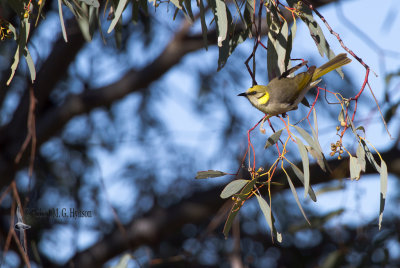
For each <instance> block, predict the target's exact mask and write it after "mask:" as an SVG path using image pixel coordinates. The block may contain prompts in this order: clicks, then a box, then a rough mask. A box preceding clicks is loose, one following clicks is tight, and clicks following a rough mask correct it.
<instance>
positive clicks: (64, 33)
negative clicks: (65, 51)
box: [58, 0, 68, 42]
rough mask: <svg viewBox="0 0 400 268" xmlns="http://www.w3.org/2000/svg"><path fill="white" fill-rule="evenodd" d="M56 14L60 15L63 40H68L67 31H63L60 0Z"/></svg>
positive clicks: (59, 0)
mask: <svg viewBox="0 0 400 268" xmlns="http://www.w3.org/2000/svg"><path fill="white" fill-rule="evenodd" d="M58 16H59V17H60V23H61V31H62V35H63V37H64V40H65V42H68V37H67V32H66V31H65V25H64V16H63V12H62V3H61V0H58Z"/></svg>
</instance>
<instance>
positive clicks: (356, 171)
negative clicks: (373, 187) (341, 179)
mask: <svg viewBox="0 0 400 268" xmlns="http://www.w3.org/2000/svg"><path fill="white" fill-rule="evenodd" d="M349 165H350V179H351V180H354V179H355V180H358V179H359V178H360V172H361V167H360V165H359V163H358V161H357V157H353V156H351V155H350V164H349Z"/></svg>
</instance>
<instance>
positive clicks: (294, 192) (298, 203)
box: [285, 172, 311, 225]
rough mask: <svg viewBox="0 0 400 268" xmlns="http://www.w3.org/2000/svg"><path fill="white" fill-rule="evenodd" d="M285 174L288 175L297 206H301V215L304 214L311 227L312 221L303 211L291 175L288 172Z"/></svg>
mask: <svg viewBox="0 0 400 268" xmlns="http://www.w3.org/2000/svg"><path fill="white" fill-rule="evenodd" d="M285 174H286V178H287V181H288V183H289V186H290V190H291V191H292V194H293V197H294V199H295V200H296V203H297V206H299V209H300V211H301V214H303V217H304V218H305V219H306V221H307V222H308V224H309V225H311V223H310V221H309V220H308V218H307V215H306V213H305V212H304V210H303V207H302V206H301V204H300V200H299V197H298V195H297V192H296V188H295V187H294V185H293V182H292V180H291V179H290V177H289V175H288V174H287V173H286V172H285Z"/></svg>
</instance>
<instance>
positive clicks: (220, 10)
mask: <svg viewBox="0 0 400 268" xmlns="http://www.w3.org/2000/svg"><path fill="white" fill-rule="evenodd" d="M215 11H216V12H215V21H216V23H217V29H218V40H217V41H218V46H219V47H222V42H223V41H224V40H225V39H226V36H227V33H228V17H227V13H226V5H225V2H224V1H223V0H215Z"/></svg>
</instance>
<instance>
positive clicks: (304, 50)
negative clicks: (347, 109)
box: [41, 0, 400, 259]
mask: <svg viewBox="0 0 400 268" xmlns="http://www.w3.org/2000/svg"><path fill="white" fill-rule="evenodd" d="M340 6H341V9H342V10H343V13H344V14H345V16H346V17H347V18H348V20H350V21H351V22H352V23H353V24H354V25H356V26H357V27H358V28H359V29H360V30H361V31H363V32H364V33H365V34H367V35H368V36H369V37H370V38H372V39H373V40H374V42H375V43H376V44H377V45H378V46H379V47H380V48H381V49H382V51H396V52H397V53H400V50H399V46H398V44H400V36H399V35H398V33H399V32H400V18H399V17H398V16H396V12H394V11H396V10H399V8H398V1H396V0H392V1H390V0H388V1H383V2H379V4H377V2H376V1H373V0H358V1H356V0H354V1H341V2H340ZM338 9H339V6H338V4H331V5H328V6H327V7H323V8H321V9H319V11H320V12H321V13H322V14H323V15H324V17H325V19H326V20H327V21H328V22H329V24H330V25H331V27H332V28H333V29H334V30H335V31H336V32H337V33H339V34H340V36H341V38H342V39H343V41H344V42H345V44H346V45H347V46H348V47H349V48H350V49H352V50H353V51H354V52H355V53H356V54H357V55H358V56H360V57H361V58H362V59H363V60H364V61H365V62H366V63H367V64H369V65H370V67H371V68H372V69H373V70H374V71H375V72H376V73H377V74H378V75H379V76H378V77H375V76H374V75H373V74H371V75H370V80H369V81H370V84H371V86H372V89H373V90H374V93H375V95H376V96H377V98H378V99H379V100H382V95H383V90H384V87H385V85H384V77H383V74H384V70H386V71H398V70H399V64H398V62H399V58H400V57H399V55H397V56H396V57H394V56H393V53H389V54H387V55H388V56H390V57H383V56H382V54H381V53H379V50H378V49H377V47H376V46H371V42H368V41H367V40H365V39H363V38H360V35H359V34H358V33H357V32H354V31H352V30H351V29H349V25H346V23H344V22H345V21H344V20H343V18H341V17H340V16H338V13H337V10H338ZM391 12H392V13H391ZM170 13H172V9H170ZM169 15H171V14H169ZM388 16H389V19H387V17H388ZM49 19H51V18H47V20H49ZM56 19H58V18H56ZM169 19H170V18H169ZM319 22H320V21H319ZM320 23H321V24H320V25H321V27H322V28H323V30H324V33H325V36H326V37H327V39H328V41H329V43H330V45H331V47H332V49H333V50H334V52H335V53H337V54H338V53H342V52H344V50H343V49H342V48H341V47H340V44H339V43H338V42H337V40H336V38H335V37H333V36H332V35H330V34H329V32H328V31H327V29H326V28H325V27H324V26H323V25H322V22H320ZM297 26H298V31H297V33H296V39H295V48H294V49H293V52H292V57H295V58H299V57H300V58H307V57H311V56H312V57H313V59H316V58H318V51H317V48H316V47H315V44H314V42H313V40H312V39H311V37H310V36H309V33H308V29H306V27H305V26H304V25H303V24H302V22H300V20H299V21H298V25H297ZM158 38H161V39H163V38H167V37H165V36H164V37H158ZM300 40H301V41H300ZM251 42H252V41H249V42H248V43H247V44H244V45H243V49H244V50H246V48H248V49H249V50H248V53H250V51H251V50H250V49H251ZM368 43H369V44H368ZM94 49H95V48H93V47H91V46H89V48H88V49H87V50H88V52H89V51H90V50H91V51H92V53H98V52H96V51H94ZM242 51H243V50H242ZM216 55H217V53H216V49H215V48H214V49H210V50H209V52H207V53H206V54H204V51H201V52H196V53H195V55H192V56H189V57H188V58H187V59H184V61H183V62H184V63H185V62H191V61H196V60H197V61H198V60H199V59H198V57H202V58H201V61H202V64H203V65H204V66H209V68H215V69H216V66H217V64H216V61H217V58H216ZM235 56H236V55H235V54H234V55H233V57H235ZM131 57H132V59H131V60H132V62H134V61H135V60H136V58H135V57H137V56H136V55H134V54H133V53H132V55H131ZM196 57H197V58H196ZM382 59H384V60H382ZM138 60H139V62H140V61H141V59H140V58H139V59H138ZM325 61H326V59H322V58H320V61H318V62H316V63H315V64H317V65H318V64H322V63H323V62H325ZM78 62H79V64H80V65H82V66H83V67H84V66H86V64H88V63H85V62H82V59H78ZM382 63H384V65H383V64H382ZM115 64H116V63H115ZM228 64H229V62H228ZM116 66H117V65H116ZM238 68H244V65H243V66H239V67H238ZM345 68H346V71H348V74H349V75H351V76H352V80H353V81H355V82H356V83H358V88H359V87H361V84H362V82H363V81H364V74H365V69H364V67H362V66H361V65H360V64H358V63H357V62H356V61H355V60H353V62H352V64H350V65H347V66H346V67H345ZM332 75H336V74H332ZM336 76H337V75H336ZM116 78H117V77H115V76H113V74H112V73H111V72H110V73H109V76H108V77H103V78H102V79H101V82H104V83H107V82H108V81H110V80H111V79H116ZM337 79H339V77H338V76H337ZM107 80H108V81H107ZM265 82H266V81H265ZM99 83H100V82H99ZM196 83H197V81H196V79H195V78H193V76H191V74H190V70H184V71H182V70H181V69H179V68H174V69H173V70H171V71H170V72H169V73H168V74H167V75H166V76H165V77H163V78H162V79H161V80H160V81H159V82H157V83H156V85H153V86H156V87H162V86H163V85H165V84H168V85H169V88H168V89H166V90H168V92H166V93H165V94H164V96H163V97H162V102H160V103H159V104H158V106H157V107H156V109H158V110H159V113H160V114H162V115H163V118H164V121H165V122H166V125H167V128H168V129H167V130H168V131H169V132H171V133H173V135H174V139H175V141H176V143H177V145H178V146H182V147H186V148H192V150H193V151H196V152H197V155H198V159H196V162H198V170H207V169H218V170H224V171H227V172H232V170H225V168H226V167H228V166H229V163H227V162H224V161H219V162H212V163H211V162H210V161H207V159H210V158H212V157H213V155H215V153H216V152H215V149H217V148H218V143H219V138H220V137H219V134H218V131H217V130H218V129H220V128H222V126H223V125H224V124H225V123H226V114H225V113H224V112H223V111H222V110H218V109H215V110H213V111H212V115H211V116H212V120H210V118H209V117H206V118H204V117H199V116H198V114H196V113H195V111H194V109H193V108H192V107H191V106H190V104H189V103H188V102H183V101H181V98H180V96H182V95H184V96H185V97H187V98H189V99H195V98H197V92H194V91H193V90H192V89H193V88H196ZM243 85H247V87H248V86H250V85H251V79H250V77H248V81H243ZM327 86H328V87H334V86H335V85H332V84H330V85H327ZM221 90H226V89H221ZM230 90H231V94H232V95H236V94H238V93H240V92H243V91H244V90H246V86H245V87H243V86H242V85H238V86H237V88H230ZM395 90H396V89H395V88H393V89H392V91H395ZM397 92H398V86H397ZM393 94H396V96H398V97H399V94H400V93H396V92H394V93H393ZM362 98H368V99H369V101H370V103H371V105H374V103H373V101H372V98H371V96H370V94H369V93H368V92H365V93H364V95H363V96H362ZM137 102H138V99H137V96H135V95H134V94H132V95H130V96H128V97H127V98H125V99H124V100H121V101H119V102H118V104H116V105H114V106H113V109H115V110H118V111H122V112H120V113H119V114H121V118H120V120H122V121H124V122H126V124H123V129H121V130H119V131H126V132H127V133H131V132H133V129H134V128H135V125H134V123H132V122H130V121H129V115H131V114H132V107H135V106H136V105H137ZM232 105H235V107H236V108H237V109H240V110H241V111H242V113H243V114H244V115H245V116H246V118H249V124H248V125H245V126H243V144H240V145H239V146H242V147H243V149H244V148H245V146H246V144H245V135H246V130H247V129H249V128H250V127H251V126H252V125H253V124H254V123H256V122H257V121H258V120H259V119H260V118H261V117H262V114H261V113H260V112H258V111H255V110H252V109H250V104H249V103H248V102H247V101H245V100H244V99H242V98H239V97H238V98H237V99H235V101H234V103H233V104H232ZM380 105H381V107H383V106H384V105H383V103H380ZM369 110H370V107H360V108H359V113H358V115H359V116H360V117H363V114H366V113H367V112H368V111H369ZM188 111H189V112H188ZM190 111H192V112H190ZM338 112H339V111H338ZM92 116H94V117H96V116H97V117H99V120H101V118H102V115H101V112H97V113H94V114H92ZM373 118H374V120H372V121H371V123H370V124H368V125H367V126H366V128H367V138H368V140H369V141H371V143H372V144H374V145H375V146H377V148H378V149H379V150H384V149H385V148H387V146H388V144H391V142H392V141H390V139H389V137H388V135H387V134H386V132H385V130H384V128H383V124H382V122H381V121H380V119H379V115H378V114H374V117H373ZM79 120H80V119H75V120H74V121H73V122H71V124H70V127H71V128H73V126H74V124H78V125H84V122H79ZM334 120H335V119H334ZM334 120H325V119H324V118H319V124H320V129H324V128H326V129H329V128H332V126H333V127H334V126H335V124H337V123H336V121H334ZM398 127H399V125H398V123H397V122H395V123H391V125H390V130H391V131H392V133H393V134H394V135H395V134H396V131H397V130H398ZM332 135H334V134H332V132H323V131H321V135H320V143H321V146H322V147H323V149H324V152H325V153H326V154H328V153H329V144H330V142H331V140H332ZM253 139H254V140H257V139H260V140H261V139H262V140H265V136H261V135H260V134H259V132H258V133H257V134H256V135H255V136H254V137H253ZM350 142H351V141H350ZM140 150H141V148H135V147H133V146H129V142H126V143H121V146H119V148H117V150H115V151H113V152H109V151H106V150H103V149H101V147H100V146H99V147H97V148H96V147H94V148H93V149H92V151H91V154H92V156H93V157H94V158H95V159H97V160H98V163H99V170H97V171H94V172H95V173H96V172H101V175H102V177H103V179H104V183H105V186H106V191H107V194H108V196H109V198H110V201H111V204H113V205H114V206H116V207H119V206H122V207H123V206H124V205H125V206H128V205H130V204H131V202H132V200H134V199H135V198H136V197H137V196H136V195H137V193H136V191H135V189H132V188H129V187H127V182H126V181H123V180H116V178H117V177H119V176H121V174H120V173H119V171H120V170H121V168H122V167H123V166H124V163H126V162H128V161H129V159H130V158H134V157H140V155H141V151H140ZM144 161H145V160H144ZM196 171H197V170H193V177H189V178H187V180H194V176H195V173H196ZM160 174H161V175H165V177H168V170H167V169H165V170H164V171H160ZM225 181H226V180H225ZM219 182H221V180H208V181H202V183H210V184H212V183H219ZM162 183H168V180H163V181H162V182H160V187H162ZM343 185H344V187H345V190H343V191H335V192H331V193H326V194H322V195H320V196H318V202H317V203H313V204H310V202H305V204H306V205H310V206H312V207H313V208H315V209H316V210H317V211H319V212H321V213H324V212H329V211H332V210H335V209H338V208H340V207H345V208H346V209H348V211H347V212H346V213H345V214H344V215H343V216H341V217H340V218H338V219H337V221H340V223H351V224H357V223H362V222H366V221H369V220H370V219H372V218H374V217H377V215H378V212H379V176H375V175H371V176H363V177H362V178H361V180H359V181H353V182H351V181H349V180H346V181H345V182H344V184H343ZM320 187H321V186H320ZM320 187H316V189H319V188H320ZM388 188H389V191H388V198H387V200H388V201H387V208H388V209H389V208H395V207H396V206H395V205H394V204H392V203H391V200H394V199H391V197H393V196H394V191H392V189H394V188H396V184H395V182H394V180H393V179H391V178H390V179H389V187H388ZM222 189H223V186H221V191H222ZM289 194H290V193H289ZM299 196H300V197H301V196H302V191H301V189H300V190H299ZM126 209H127V210H128V209H129V208H128V207H127V208H126ZM101 213H106V214H109V215H110V216H111V211H109V212H107V211H101ZM55 232H59V233H62V232H65V230H56V231H55ZM74 239H77V247H78V248H79V249H83V248H86V247H88V246H89V245H91V244H92V243H94V242H95V240H96V239H97V236H96V234H95V233H91V232H90V226H89V227H88V228H85V226H83V227H81V229H80V231H79V232H78V233H76V236H75V237H74ZM60 241H61V240H60ZM65 243H67V242H63V243H62V245H59V246H63V247H65ZM41 246H42V247H44V248H45V249H46V250H47V251H48V252H49V254H53V256H57V254H58V256H59V258H60V259H68V257H69V256H68V254H72V252H70V251H63V252H66V254H64V255H63V256H60V255H59V254H60V248H59V247H57V246H55V245H53V244H52V243H51V241H50V242H48V243H47V244H46V243H45V244H44V245H41ZM71 247H72V243H71ZM52 251H53V253H52Z"/></svg>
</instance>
